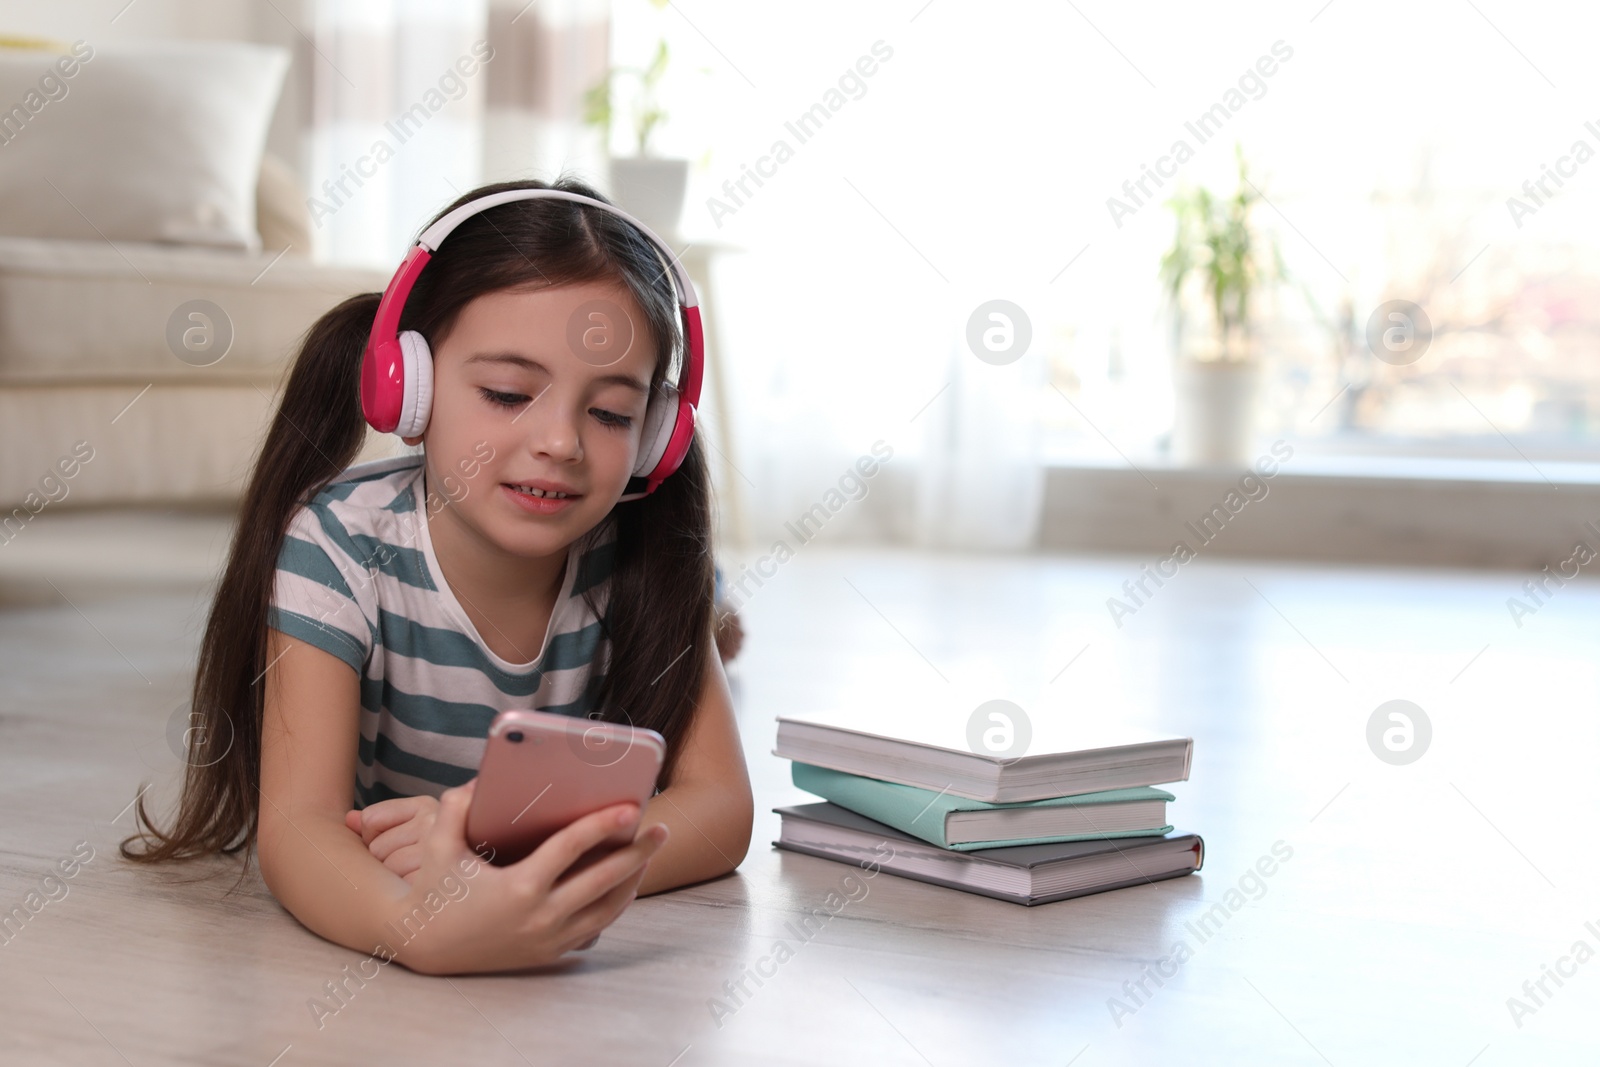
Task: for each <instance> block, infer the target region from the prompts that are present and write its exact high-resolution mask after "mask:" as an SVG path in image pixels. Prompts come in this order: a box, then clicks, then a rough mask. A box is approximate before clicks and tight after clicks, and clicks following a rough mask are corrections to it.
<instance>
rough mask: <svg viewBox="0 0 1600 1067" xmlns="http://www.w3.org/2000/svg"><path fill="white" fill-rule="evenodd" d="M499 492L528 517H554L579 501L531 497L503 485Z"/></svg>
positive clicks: (578, 498)
mask: <svg viewBox="0 0 1600 1067" xmlns="http://www.w3.org/2000/svg"><path fill="white" fill-rule="evenodd" d="M500 491H501V492H502V493H504V494H505V495H506V496H508V497H510V498H511V500H512V502H513V503H515V504H516V505H517V507H519V508H521V509H522V510H523V511H526V512H528V513H529V514H530V515H554V514H555V513H556V512H558V511H564V510H565V509H566V508H568V507H570V506H571V505H573V504H576V503H577V502H578V501H579V500H580V499H581V498H580V497H576V496H569V497H565V498H560V497H553V496H531V495H529V494H528V493H523V492H519V491H518V490H516V489H513V488H511V487H510V486H509V485H505V484H504V483H502V484H501V486H500Z"/></svg>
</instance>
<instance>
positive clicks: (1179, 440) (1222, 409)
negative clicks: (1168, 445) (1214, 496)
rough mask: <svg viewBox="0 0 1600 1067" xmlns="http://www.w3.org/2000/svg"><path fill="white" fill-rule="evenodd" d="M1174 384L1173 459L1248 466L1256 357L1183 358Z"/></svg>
mask: <svg viewBox="0 0 1600 1067" xmlns="http://www.w3.org/2000/svg"><path fill="white" fill-rule="evenodd" d="M1173 384H1174V393H1175V395H1176V400H1177V410H1176V412H1175V413H1174V421H1173V428H1172V452H1173V459H1174V460H1175V461H1176V462H1177V463H1179V464H1182V465H1184V466H1193V467H1243V466H1248V465H1249V464H1250V448H1251V445H1252V443H1253V441H1254V438H1255V428H1256V397H1257V394H1258V392H1259V390H1260V385H1261V365H1260V364H1259V363H1258V362H1256V361H1254V360H1239V361H1235V360H1196V359H1183V360H1179V361H1178V364H1177V368H1176V374H1175V379H1174V383H1173Z"/></svg>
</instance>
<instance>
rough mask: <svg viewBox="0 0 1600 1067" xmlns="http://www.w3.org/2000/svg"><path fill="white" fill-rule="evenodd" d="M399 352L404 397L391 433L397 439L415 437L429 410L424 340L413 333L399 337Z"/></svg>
mask: <svg viewBox="0 0 1600 1067" xmlns="http://www.w3.org/2000/svg"><path fill="white" fill-rule="evenodd" d="M400 353H401V358H402V360H403V361H404V364H405V376H406V378H405V396H404V398H403V399H402V401H401V404H400V422H399V424H398V425H397V426H395V428H394V432H395V434H396V435H397V436H400V437H419V436H421V434H422V431H423V430H425V429H427V427H428V415H429V414H430V413H431V412H432V410H433V353H432V352H431V351H429V349H428V340H427V338H425V337H423V336H422V335H421V334H420V333H418V332H417V331H416V330H406V331H405V332H403V333H401V334H400Z"/></svg>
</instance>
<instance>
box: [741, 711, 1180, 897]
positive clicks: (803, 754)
mask: <svg viewBox="0 0 1600 1067" xmlns="http://www.w3.org/2000/svg"><path fill="white" fill-rule="evenodd" d="M1041 726H1042V727H1043V728H1042V729H1041ZM963 732H964V723H959V722H946V721H943V720H941V719H940V718H939V717H937V716H928V715H920V716H919V715H915V714H912V713H909V712H907V713H904V714H898V715H897V714H894V713H885V712H875V713H874V714H873V715H872V716H871V721H863V718H862V716H861V715H859V714H855V713H852V714H844V713H824V714H819V715H808V716H803V717H797V716H780V717H779V718H778V739H777V745H776V747H775V748H774V749H773V755H775V756H780V757H782V758H785V759H789V760H792V761H793V764H792V774H793V780H794V784H795V785H796V786H798V787H800V788H801V789H803V790H805V791H806V792H808V793H812V794H815V795H816V796H819V797H822V798H823V801H822V802H821V803H816V804H798V805H791V806H788V807H781V808H774V809H773V810H774V811H775V812H777V813H778V814H779V815H780V816H782V820H783V824H782V829H781V831H780V833H779V839H778V840H777V841H774V842H773V844H774V845H776V846H777V847H778V848H782V849H788V850H790V851H793V852H803V853H807V854H809V855H813V856H820V857H822V858H824V859H831V860H838V861H840V862H844V863H851V864H858V865H860V866H863V867H867V866H869V865H870V866H873V867H876V868H877V869H881V870H884V871H888V872H889V873H891V874H897V875H901V876H903V877H906V878H915V879H918V880H920V881H924V882H931V883H934V884H935V885H942V886H948V887H950V888H952V889H961V890H965V891H966V892H969V893H980V894H982V895H984V896H989V897H995V898H998V899H1000V900H1010V901H1014V902H1016V903H1019V904H1030V905H1031V904H1044V903H1047V902H1049V901H1053V900H1064V899H1066V898H1068V897H1078V896H1084V895H1086V894H1089V893H1100V892H1104V891H1105V890H1108V889H1120V888H1122V887H1124V886H1131V885H1144V884H1146V883H1148V882H1154V881H1158V880H1160V879H1163V878H1176V877H1179V876H1181V875H1185V874H1188V873H1190V872H1191V871H1195V870H1199V868H1200V865H1201V862H1202V860H1203V859H1204V855H1205V843H1204V842H1203V841H1202V840H1201V839H1200V837H1199V835H1197V834H1192V833H1178V832H1174V831H1173V828H1172V826H1171V825H1170V824H1169V823H1168V822H1167V813H1166V806H1167V803H1168V802H1169V801H1172V800H1174V799H1175V798H1174V797H1173V795H1172V794H1171V793H1168V792H1165V791H1163V790H1160V789H1156V788H1154V787H1155V786H1156V785H1160V784H1163V783H1167V782H1179V781H1184V780H1186V779H1187V778H1188V777H1189V762H1190V759H1191V757H1192V755H1193V752H1194V742H1193V740H1192V739H1190V738H1187V737H1177V736H1172V735H1166V734H1154V733H1150V732H1148V731H1141V730H1136V729H1132V728H1123V727H1106V726H1100V727H1096V726H1093V725H1088V724H1080V725H1070V724H1063V723H1060V722H1055V723H1045V724H1035V726H1034V736H1033V738H1032V740H1031V743H1030V744H1029V745H1028V748H1027V750H1026V752H1024V753H1023V754H1021V755H1019V756H1015V757H1002V756H996V755H989V754H985V753H983V752H977V751H974V750H973V749H972V748H971V747H969V746H968V744H967V743H966V740H965V738H964V737H962V736H960V735H961V734H962V733H963Z"/></svg>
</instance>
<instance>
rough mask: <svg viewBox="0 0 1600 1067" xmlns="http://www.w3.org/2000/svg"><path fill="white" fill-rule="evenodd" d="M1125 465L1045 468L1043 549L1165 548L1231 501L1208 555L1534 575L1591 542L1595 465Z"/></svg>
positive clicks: (1423, 459)
mask: <svg viewBox="0 0 1600 1067" xmlns="http://www.w3.org/2000/svg"><path fill="white" fill-rule="evenodd" d="M1259 454H1262V455H1268V456H1269V457H1270V452H1269V451H1268V449H1266V448H1263V449H1262V450H1261V452H1260V453H1259ZM1133 462H1134V463H1137V464H1138V466H1137V469H1136V468H1135V467H1134V466H1132V465H1130V464H1129V463H1128V462H1126V461H1123V460H1121V459H1118V458H1112V459H1104V458H1099V457H1096V458H1083V459H1073V460H1071V461H1061V460H1058V461H1056V462H1055V463H1052V464H1050V465H1048V466H1047V468H1046V476H1045V494H1044V509H1043V511H1044V513H1043V517H1042V522H1041V527H1040V540H1039V543H1040V547H1041V548H1043V549H1045V550H1049V551H1094V552H1134V553H1138V554H1141V555H1146V554H1150V553H1161V552H1170V551H1171V550H1172V547H1173V545H1174V544H1175V543H1177V542H1179V541H1192V540H1193V539H1194V535H1193V533H1191V532H1189V531H1190V530H1191V525H1190V524H1192V523H1194V522H1196V521H1198V520H1199V519H1200V518H1201V517H1202V516H1205V515H1208V514H1217V512H1216V510H1215V509H1217V508H1219V507H1224V506H1225V503H1226V502H1230V501H1231V502H1232V503H1233V504H1234V508H1235V512H1234V513H1233V514H1232V515H1229V513H1228V511H1226V510H1225V511H1222V512H1220V514H1221V515H1222V516H1224V517H1225V518H1226V521H1225V522H1224V523H1223V524H1222V525H1223V527H1224V528H1223V529H1222V532H1221V533H1220V534H1219V535H1218V536H1217V537H1216V538H1215V539H1211V540H1207V541H1206V542H1205V547H1204V549H1203V550H1202V551H1203V552H1204V553H1205V554H1207V555H1218V556H1241V557H1244V556H1253V557H1263V558H1275V559H1299V560H1328V561H1346V562H1359V563H1393V564H1408V565H1423V566H1467V567H1505V568H1525V567H1526V568H1531V569H1534V570H1537V569H1538V568H1539V567H1541V566H1542V565H1544V564H1545V563H1550V562H1552V561H1558V560H1561V559H1565V558H1566V557H1567V556H1569V555H1571V553H1572V550H1573V546H1574V544H1576V543H1577V542H1579V541H1583V542H1585V543H1587V544H1589V545H1590V546H1591V548H1594V549H1596V550H1600V463H1591V462H1575V461H1571V460H1543V459H1534V460H1532V461H1531V462H1530V461H1528V460H1522V459H1511V460H1505V459H1483V458H1437V457H1428V456H1385V455H1370V454H1369V455H1350V454H1343V455H1338V454H1328V453H1323V454H1316V453H1313V452H1312V451H1311V450H1310V449H1302V448H1300V447H1296V449H1295V452H1294V455H1293V456H1292V457H1290V458H1289V459H1288V460H1287V461H1285V462H1281V463H1279V465H1278V468H1277V471H1276V473H1275V474H1274V475H1273V476H1272V477H1270V478H1265V479H1260V482H1261V484H1259V485H1257V484H1254V483H1252V484H1247V485H1246V486H1243V487H1241V486H1240V479H1241V478H1242V477H1243V476H1244V474H1245V468H1243V467H1209V468H1208V467H1179V466H1175V465H1172V464H1169V463H1160V462H1153V463H1152V462H1147V461H1141V460H1139V459H1138V458H1135V459H1134V460H1133ZM1245 490H1249V493H1250V495H1251V496H1252V499H1248V500H1245V502H1244V503H1243V504H1242V505H1241V504H1240V503H1239V502H1240V501H1241V499H1243V498H1244V496H1245ZM1591 524H1593V525H1591Z"/></svg>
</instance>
